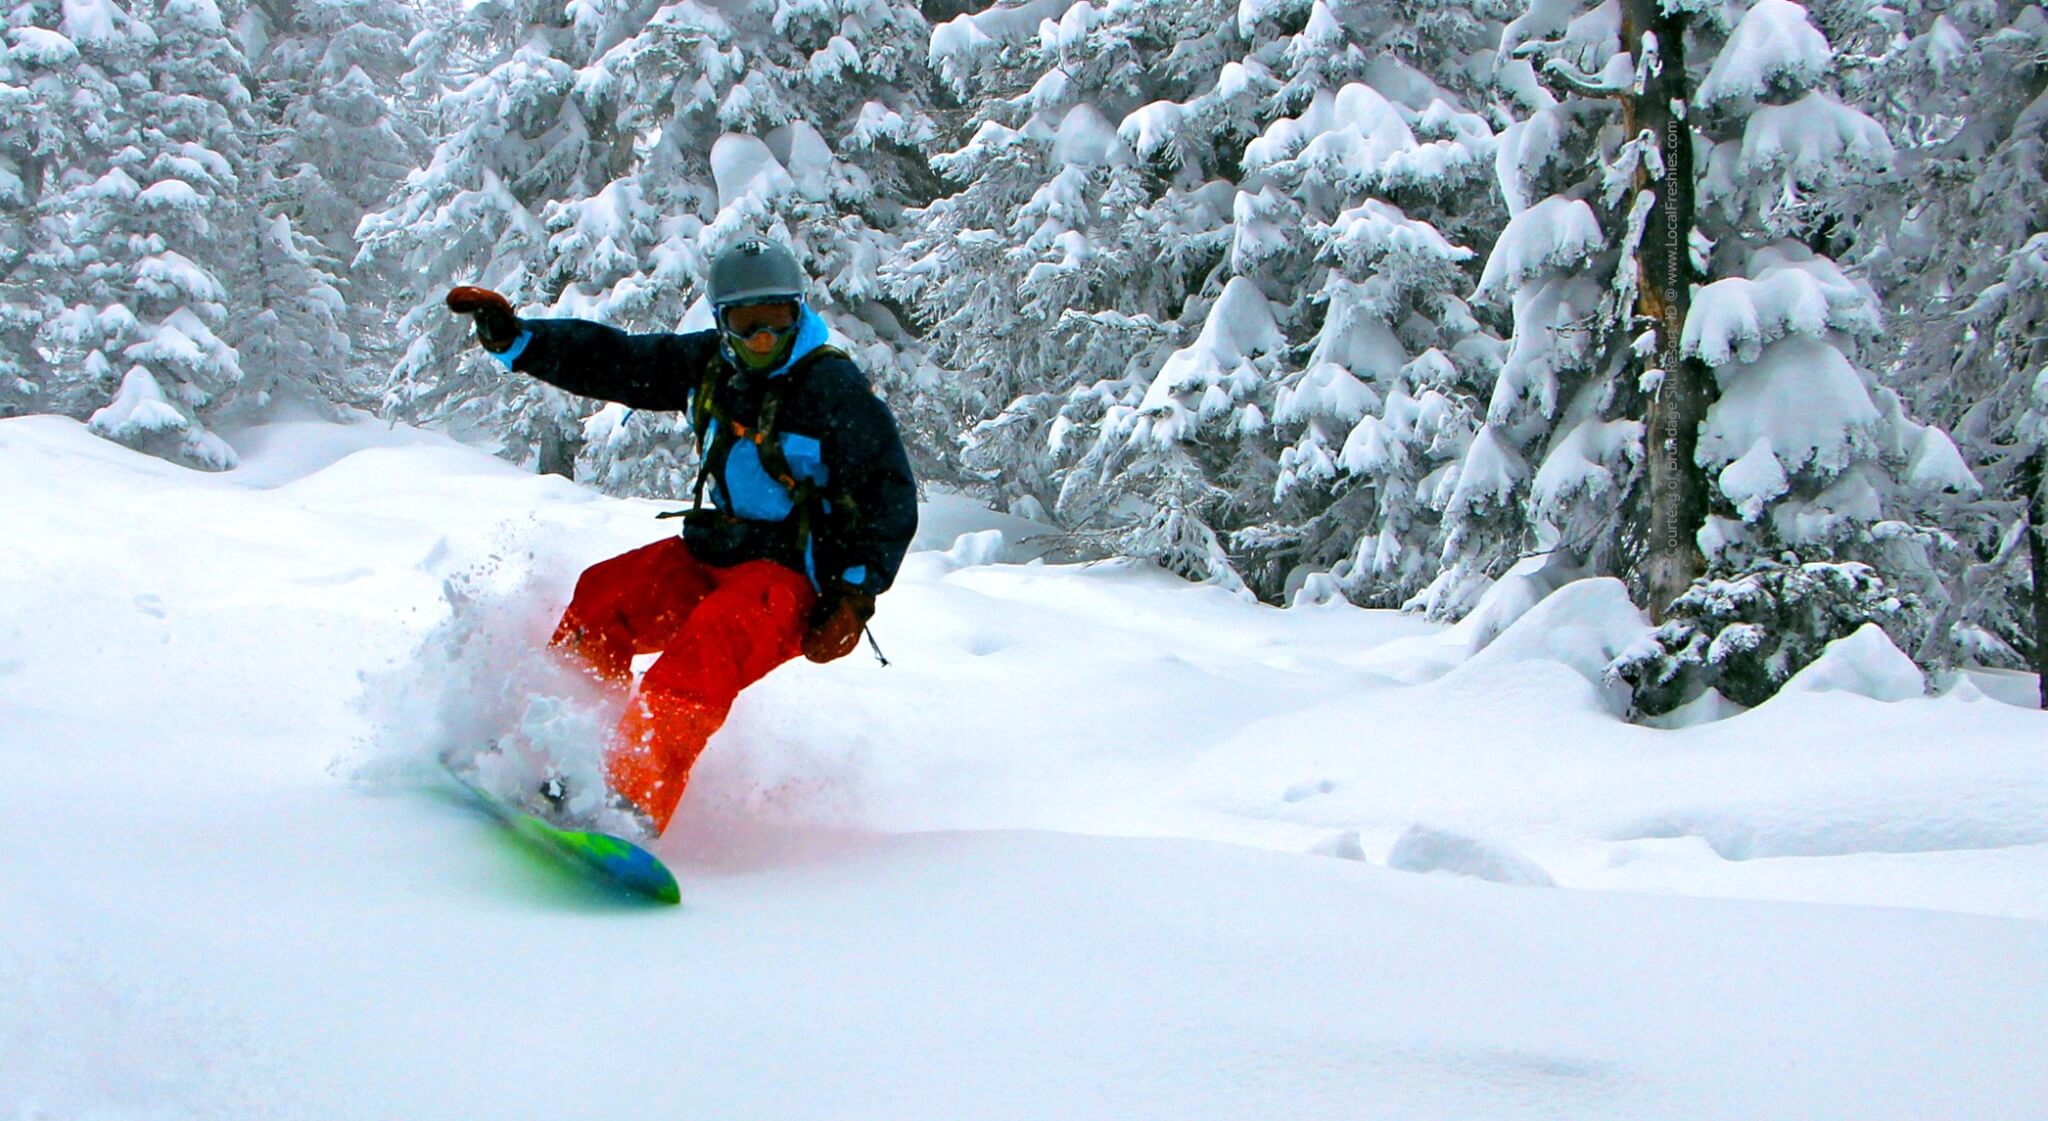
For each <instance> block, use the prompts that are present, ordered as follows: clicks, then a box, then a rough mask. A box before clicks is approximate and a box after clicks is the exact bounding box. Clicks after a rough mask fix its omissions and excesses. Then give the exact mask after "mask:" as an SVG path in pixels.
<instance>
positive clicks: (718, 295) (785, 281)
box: [710, 238, 804, 308]
mask: <svg viewBox="0 0 2048 1121" xmlns="http://www.w3.org/2000/svg"><path fill="white" fill-rule="evenodd" d="M710 280H711V283H710V288H711V306H712V307H715V308H726V307H734V306H737V305H740V304H765V303H773V302H775V301H777V300H792V301H800V300H802V299H803V298H804V270H803V268H802V267H801V266H800V265H798V264H797V263H796V255H795V254H793V253H791V252H790V251H789V250H788V249H785V248H783V247H782V246H781V245H778V244H776V243H775V242H772V241H766V240H763V239H761V238H748V239H747V240H746V241H743V242H740V243H739V244H738V245H735V246H733V247H732V248H730V249H728V250H726V251H725V252H723V253H720V254H719V255H718V256H717V257H716V258H714V259H713V260H712V262H711V278H710Z"/></svg>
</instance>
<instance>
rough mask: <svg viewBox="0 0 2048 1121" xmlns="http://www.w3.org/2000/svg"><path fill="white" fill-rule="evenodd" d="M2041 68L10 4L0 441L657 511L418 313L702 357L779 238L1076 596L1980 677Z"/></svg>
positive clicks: (903, 25) (2024, 320)
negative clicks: (1497, 595)
mask: <svg viewBox="0 0 2048 1121" xmlns="http://www.w3.org/2000/svg"><path fill="white" fill-rule="evenodd" d="M2044 59H2048V16H2044V15H2043V13H2042V10H2041V9H2040V8H2039V7H2037V6H2034V5H2032V4H2021V3H2017V2H2006V0H1966V2H1961V3H1940V2H1934V3H1920V2H1908V3H1897V4H1888V3H1881V2H1877V0H1841V2H1835V0H1828V2H1825V3H1817V4H1814V5H1811V6H1802V5H1800V4H1798V3H1795V2H1793V0H1755V2H1753V3H1744V2H1742V0H1728V2H1725V3H1718V2H1694V0H1685V2H1675V3H1668V4H1664V3H1652V2H1650V0H1607V2H1604V3H1597V4H1595V3H1590V2H1582V0H1534V2H1531V3H1526V4H1525V3H1519V2H1517V0H1427V2H1424V3H1408V4H1394V3H1384V2H1381V0H1308V2H1303V0H1191V2H1184V0H1175V2H1172V3H1165V2H1161V0H1107V2H1105V3H1102V4H1097V3H1095V2H1094V0H1072V2H1069V0H1029V2H1026V3H1022V4H998V5H995V6H992V7H987V8H977V7H975V6H973V5H969V4H962V3H959V2H958V0H924V2H923V3H922V4H913V3H908V2H906V0H746V2H711V0H679V2H675V3H657V2H652V0H649V2H630V3H626V2H618V3H615V2H609V0H595V2H588V3H586V2H582V0H578V2H573V3H566V4H562V3H554V2H552V0H482V2H480V3H475V4H464V3H454V2H442V0H428V2H425V3H421V4H409V3H401V2H398V0H267V2H257V3H247V4H245V3H242V2H241V0H134V2H132V3H130V2H121V0H26V2H20V3H14V4H12V6H11V7H9V8H8V11H7V26H6V34H5V44H4V53H0V106H4V110H5V112H4V116H0V208H4V210H5V222H4V225H0V415H21V414H29V413H41V412H52V413H60V414H64V415H68V416H71V417H74V418H77V419H81V420H89V421H90V423H91V425H92V427H93V429H94V430H96V431H98V432H100V433H102V434H103V435H105V436H108V437H111V438H113V439H116V440H119V441H122V442H124V443H127V444H130V445H131V446H134V447H137V448H140V449H144V450H147V451H150V452H154V453H157V454H161V455H164V456H166V457H170V458H172V459H174V460H176V461H178V462H182V463H186V464H192V465H198V466H202V467H208V468H224V467H227V466H230V465H231V464H232V463H233V461H234V453H233V451H232V450H231V449H230V448H229V447H228V446H227V445H226V444H225V443H224V442H223V441H222V440H221V439H220V438H219V437H218V436H217V435H216V433H215V429H216V428H217V427H218V426H219V425H221V424H222V423H232V422H233V419H234V418H235V417H236V416H238V415H242V414H246V413H247V412H248V411H250V410H252V409H257V408H260V407H261V406H263V405H264V404H265V403H267V402H269V401H271V400H273V399H274V398H276V397H278V396H279V395H288V396H292V397H301V398H307V399H311V400H315V401H321V402H329V403H332V404H335V405H338V406H353V407H359V408H371V409H374V410H376V411H378V412H379V413H381V414H383V415H386V416H388V417H391V418H393V419H397V420H402V421H407V422H412V423H421V424H428V425H433V426H439V427H445V428H446V429H448V430H449V431H450V432H451V433H453V434H455V435H456V436H458V438H461V439H464V440H466V441H469V442H472V443H476V444H480V445H482V446H487V447H490V448H492V449H495V450H496V451H498V452H499V453H500V454H502V455H504V456H506V457H507V458H509V459H512V460H514V461H516V462H519V463H522V464H525V465H527V466H528V467H530V468H533V469H536V470H540V471H546V472H554V473H559V474H565V475H571V476H573V477H575V478H576V479H578V480H579V481H583V482H587V483H590V484H593V485H595V486H597V487H600V488H602V489H604V490H606V491H609V492H612V493H615V494H620V495H674V494H677V493H679V492H680V491H681V490H683V489H684V485H685V482H686V481H687V480H688V479H689V478H690V477H691V471H692V468H693V463H692V454H693V453H692V452H691V450H690V449H689V447H688V441H687V440H686V439H682V438H680V436H679V433H678V424H679V423H680V422H679V420H678V418H677V417H675V416H673V415H669V414H644V413H634V412H631V411H629V410H626V409H624V408H622V407H620V406H606V405H605V404H604V403H602V402H593V401H588V400H581V399H574V398H570V397H567V396H565V395H564V394H562V393H560V392H558V391H555V390H552V389H549V388H547V387H545V386H541V385H538V384H537V383H533V382H528V381H525V380H523V379H513V378H507V377H505V376H503V374H502V372H501V371H500V370H499V368H498V367H497V366H496V365H495V364H492V363H490V362H489V361H488V360H487V359H486V358H485V357H484V356H483V355H482V354H481V352H479V351H478V350H477V349H476V348H474V347H473V346H471V345H469V338H468V334H467V321H466V320H462V319H460V318H459V317H456V316H451V315H449V314H447V313H446V311H445V310H444V309H442V308H441V307H440V304H439V300H438V297H439V294H440V293H441V292H443V291H445V290H446V289H447V287H448V286H450V285H452V284H456V283H477V284H485V285H489V286H493V287H496V288H498V289H499V290H502V291H504V292H506V293H507V294H509V295H510V296H511V297H512V299H513V300H514V302H515V304H517V305H518V306H519V308H520V309H521V311H522V313H523V314H527V315H537V316H547V315H571V316H580V317H585V318H594V319H599V320H602V321H605V322H608V323H611V324H614V325H618V326H622V327H626V328H629V329H634V330H650V331H652V330H674V329H678V328H679V327H687V326H700V325H702V324H704V323H706V322H708V320H707V319H705V318H704V317H703V316H704V312H703V310H702V307H701V301H700V285H701V277H702V273H703V267H704V264H705V262H706V261H707V260H708V257H709V256H710V255H711V254H713V253H715V252H716V251H717V250H718V249H719V248H722V247H723V246H725V245H727V244H730V243H731V242H733V241H734V240H735V239H737V238H739V237H741V236H743V235H745V234H751V233H755V232H766V233H768V234H770V235H771V236H773V237H775V238H777V239H780V240H783V241H785V242H787V243H789V244H790V245H792V246H793V247H795V248H796V249H797V250H798V251H799V254H800V256H801V258H802V260H803V261H804V263H805V264H806V266H807V267H808V268H809V270H810V272H811V274H812V276H813V277H814V286H815V291H814V292H813V297H812V298H813V303H814V304H816V305H817V306H819V307H820V308H821V309H822V310H823V311H824V312H825V313H826V315H827V317H828V319H829V321H830V322H831V324H832V326H833V327H834V329H835V331H836V332H837V334H838V335H840V336H841V337H842V338H841V341H842V342H843V343H844V344H845V347H846V348H847V349H848V350H849V351H850V352H852V353H854V354H855V355H856V356H857V357H858V358H859V359H860V360H861V362H862V364H863V366H864V368H865V369H866V370H867V371H868V373H869V376H870V378H871V379H872V380H873V381H874V383H875V384H876V386H877V387H878V388H879V389H880V390H881V391H882V392H883V394H884V395H885V397H886V398H887V399H888V400H889V401H890V403H891V404H892V405H893V406H894V408H895V410H896V412H897V414H898V416H899V418H900V419H901V421H902V423H903V425H904V427H905V429H906V431H907V432H908V433H909V434H910V436H911V438H912V451H913V455H914V457H915V458H916V460H917V466H918V468H919V470H920V473H921V475H922V476H923V477H924V478H925V479H926V480H927V482H928V483H938V484H942V485H945V486H947V487H950V488H957V489H960V490H964V491H966V492H968V493H972V494H976V495H978V496H980V497H982V498H984V499H985V500H988V501H991V502H992V503H994V504H995V505H997V506H998V507H999V508H1001V509H1006V510H1008V511H1010V512H1012V513H1016V514H1019V515H1021V516H1024V517H1027V518H1030V519H1033V520H1037V521H1040V522H1042V523H1043V524H1044V525H1045V526H1046V527H1047V532H1048V533H1049V534H1054V535H1057V537H1058V539H1059V543H1060V548H1061V550H1062V551H1063V554H1064V555H1068V556H1073V557H1096V556H1106V555H1124V556H1132V557H1139V558H1146V559H1149V560H1152V561H1156V562H1158V563H1159V564H1161V565H1163V566H1165V567H1166V568H1168V569H1170V570H1172V571H1174V572H1176V573H1179V574H1181V575H1183V576H1185V577H1188V578H1190V579H1194V580H1198V581H1205V582H1210V583H1214V584H1217V585H1220V586H1222V587H1224V588H1227V589H1231V590H1234V591H1236V592H1238V593H1239V594H1243V595H1247V596H1255V597H1257V598H1258V599H1261V600H1264V601H1266V602H1272V603H1301V602H1321V601H1325V600H1329V599H1332V598H1336V597H1342V598H1345V599H1348V600H1349V601H1351V602H1353V603H1356V604H1359V605H1364V606H1376V607H1405V608H1408V609H1411V610H1417V611H1422V612H1426V613H1427V614H1428V615H1429V616H1430V617H1432V618H1436V619H1442V620H1455V619H1458V618H1461V617H1463V616H1464V615H1465V614H1466V613H1467V612H1469V611H1470V610H1471V608H1472V606H1473V605H1474V604H1475V603H1476V602H1477V601H1478V599H1479V597H1480V596H1481V595H1482V594H1483V593H1484V592H1485V591H1486V589H1488V588H1489V587H1491V586H1493V585H1494V584H1495V583H1496V582H1497V581H1499V580H1500V579H1502V578H1503V577H1504V576H1506V575H1507V574H1508V573H1509V572H1510V571H1511V570H1513V569H1514V568H1515V566H1516V565H1518V564H1522V565H1532V564H1540V566H1541V567H1542V569H1543V571H1544V572H1545V573H1546V575H1545V577H1544V578H1545V579H1547V580H1549V581H1551V582H1552V583H1553V584H1554V583H1561V582H1563V581H1564V580H1567V579H1569V578H1572V577H1574V576H1581V575H1612V576H1617V577H1620V578H1622V579H1623V580H1624V581H1625V582H1626V584H1627V585H1628V587H1629V588H1630V589H1631V596H1632V598H1633V599H1634V600H1635V601H1636V602H1637V603H1638V605H1639V606H1640V607H1642V608H1644V609H1645V610H1646V611H1648V612H1649V613H1650V614H1651V616H1652V617H1653V618H1654V619H1656V620H1657V621H1659V622H1661V623H1662V624H1663V628H1662V629H1661V630H1660V631H1659V632H1658V636H1657V641H1656V643H1655V644H1654V646H1653V647H1645V648H1644V649H1641V650H1638V651H1635V652H1632V653H1631V654H1630V655H1629V656H1628V657H1627V658H1624V659H1621V660H1618V661H1617V663H1616V664H1615V665H1614V666H1613V667H1612V670H1613V672H1614V674H1615V675H1616V677H1617V678H1618V679H1620V680H1625V681H1627V682H1628V683H1629V684H1630V685H1631V686H1632V687H1633V688H1634V690H1635V695H1636V697H1637V702H1638V708H1639V710H1640V711H1642V712H1644V713H1646V714H1654V713H1657V712H1660V711H1664V710H1668V709H1671V708H1674V707H1677V706H1679V705H1681V704H1685V703H1689V702H1691V701H1694V700H1696V699H1699V698H1701V697H1702V696H1706V695H1708V694H1710V693H1711V694H1714V695H1718V696H1720V697H1723V698H1726V699H1728V700H1731V701H1734V702H1736V703H1739V704H1754V703H1756V702H1757V701H1759V700H1761V699H1762V698H1764V697H1767V696H1769V695H1770V693H1771V692H1772V691H1773V690H1774V689H1776V688H1777V687H1778V685H1780V684H1781V683H1782V682H1783V681H1785V680H1786V679H1788V678H1789V677H1790V676H1792V675H1793V674H1794V673H1796V672H1797V671H1798V670H1799V669H1800V668H1801V667H1802V666H1804V665H1805V664H1807V663H1809V662H1810V661H1811V660H1812V659H1813V658H1814V657H1815V656H1817V654H1818V652H1819V651H1820V649H1821V648H1822V647H1824V645H1825V644H1826V643H1827V642H1829V641H1832V640H1834V639H1838V638H1841V637H1844V636H1846V635H1848V634H1851V633H1853V632H1854V631H1856V630H1857V629H1858V628H1860V627H1862V626H1864V625H1866V624H1875V625H1877V626H1880V627H1882V628H1883V629H1884V631H1885V632H1886V633H1887V634H1888V635H1889V637H1890V639H1891V640H1892V641H1893V642H1894V643H1895V644H1896V645H1897V646H1899V647H1900V648H1901V649H1902V650H1904V651H1905V652H1907V653H1908V654H1909V655H1910V656H1912V657H1913V658H1914V659H1915V660H1916V661H1917V662H1918V663H1919V664H1920V665H1922V666H1923V667H1924V668H1926V669H1928V670H1930V671H1935V672H1941V671H1945V670H1948V669H1951V668H1953V667H1957V666H1964V665H1981V666H1991V667H2005V668H2021V667H2026V666H2028V665H2030V664H2031V661H2032V659H2033V658H2034V657H2036V656H2037V654H2038V653H2039V651H2040V650H2041V649H2042V644H2041V643H2040V642H2039V641H2038V640H2037V637H2036V633H2037V631H2038V630H2039V629H2040V626H2041V624H2042V621H2043V619H2044V618H2048V608H2044V607H2043V606H2041V605H2040V604H2039V603H2038V601H2036V600H2035V599H2034V598H2033V596H2032V589H2034V588H2035V587H2036V586H2039V585H2041V584H2048V580H2037V579H2036V571H2037V569H2038V568H2039V567H2040V566H2041V565H2043V564H2044V563H2048V560H2044V558H2043V552H2042V542H2041V540H2040V538H2039V537H2038V536H2037V535H2034V534H2029V533H2028V532H2026V530H2027V529H2028V527H2029V526H2032V525H2036V524H2039V523H2040V522H2042V521H2043V520H2048V515H2044V513H2043V510H2042V506H2041V478H2042V463H2041V450H2040V449H2041V446H2042V442H2043V439H2044V437H2043V430H2042V424H2041V420H2042V417H2043V415H2044V414H2043V409H2044V407H2048V383H2042V382H2041V381H2040V374H2041V372H2042V370H2043V366H2044V361H2048V355H2044V354H2043V353H2042V350H2043V344H2042V342H2041V337H2040V332H2039V324H2040V322H2041V320H2042V319H2043V316H2044V311H2043V309H2044V307H2048V302H2044V299H2048V297H2044V293H2048V218H2044V216H2043V207H2044V204H2048V185H2044V183H2043V182H2042V176H2043V172H2044V167H2048V149H2044V146H2043V140H2044V131H2043V130H2044V127H2048V123H2044V122H2048V118H2044V116H2043V111H2042V108H2041V105H2040V104H2039V103H2037V102H2036V97H2037V95H2039V94H2040V93H2042V92H2043V90H2044V89H2048V61H2044ZM693 316H696V317H697V318H695V319H693Z"/></svg>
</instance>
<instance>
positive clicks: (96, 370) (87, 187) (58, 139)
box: [6, 0, 267, 467]
mask: <svg viewBox="0 0 2048 1121" xmlns="http://www.w3.org/2000/svg"><path fill="white" fill-rule="evenodd" d="M235 14H236V10H235V9H232V8H230V9H228V10H227V12H226V14H224V13H223V9H221V8H220V7H218V6H217V5H216V4H215V3H214V2H213V0H162V2H161V3H148V4H139V5H137V6H136V7H135V8H134V9H133V10H132V11H130V10H124V9H122V8H120V7H117V6H115V5H114V4H112V3H110V2H108V0H69V2H67V3H64V4H62V5H61V6H60V5H57V4H44V3H40V2H32V3H29V4H26V5H22V6H20V7H17V8H16V9H14V10H13V12H12V13H11V15H10V17H9V18H10V23H11V31H10V39H11V41H12V42H11V49H10V53H9V62H10V66H11V67H13V68H15V69H16V71H17V74H18V76H19V77H21V78H24V79H26V81H25V82H22V83H19V84H17V85H16V86H15V88H16V89H25V90H26V91H27V92H26V95H25V96H20V97H17V99H16V100H17V103H18V104H22V103H25V104H24V108H25V110H26V111H25V112H24V113H23V115H22V117H21V118H19V123H18V124H14V125H11V126H10V129H9V132H10V144H9V148H10V149H11V151H10V156H9V159H10V162H11V163H12V164H13V166H14V168H15V169H16V170H15V171H14V172H13V174H12V178H13V180H14V181H15V182H18V183H19V184H20V186H19V187H18V188H16V189H15V190H14V191H13V192H11V193H12V194H13V196H14V197H16V198H19V199H21V200H23V205H22V211H23V217H25V218H26V219H27V223H26V226H25V228H22V229H20V230H18V231H17V233H16V234H15V235H13V241H12V245H11V246H10V252H11V253H13V254H14V256H13V259H12V262H11V265H10V269H9V274H8V276H7V278H6V283H7V285H8V291H7V293H6V295H7V303H8V304H9V306H10V312H9V314H8V319H7V322H8V325H9V343H10V349H11V351H12V353H11V354H10V355H9V358H8V360H7V362H6V365H7V366H8V367H9V369H10V370H27V371H29V374H28V376H27V377H22V376H21V375H16V378H15V385H16V387H17V391H18V390H19V387H20V385H21V384H22V383H24V382H26V383H30V384H32V385H33V386H34V389H33V394H32V399H31V400H30V401H28V402H27V403H28V405H29V406H30V407H33V408H36V409H40V410H47V411H54V412H61V413H67V414H70V415H73V416H81V417H82V416H85V415H87V414H90V416H91V419H92V424H93V427H94V428H95V429H96V430H98V431H100V432H102V433H104V434H106V435H108V436H112V437H114V438H116V439H120V440H122V441H124V442H127V443H130V444H133V445H135V446H137V447H141V448H145V449H148V450H151V451H155V452H158V453H161V454H165V455H169V456H173V457H175V458H178V459H180V460H183V461H186V462H189V463H193V464H196V465H200V466H207V467H226V466H230V465H232V464H233V462H234V453H233V451H232V449H230V448H229V447H228V446H227V444H226V443H225V442H223V441H222V440H220V438H219V437H217V436H215V435H214V434H213V433H212V432H211V431H210V429H209V427H208V424H209V421H210V420H212V419H213V418H217V417H219V416H220V415H222V414H223V413H225V412H226V411H227V410H229V409H230V408H231V407H232V406H234V405H235V404H237V403H238V402H239V401H242V400H260V399H261V398H262V395H263V393H264V391H265V390H266V388H267V382H266V381H265V380H264V379H251V378H248V377H246V376H245V372H244V368H243V364H242V362H241V358H240V356H239V355H238V354H237V352H236V350H235V348H234V347H233V345H232V340H233V338H234V337H235V336H236V334H237V330H236V328H237V326H238V321H237V317H236V314H235V313H236V310H237V309H236V308H235V306H234V304H233V297H232V296H231V294H230V291H231V290H230V285H231V284H233V283H234V282H235V280H236V279H237V277H238V273H239V272H240V270H242V269H245V268H247V267H249V266H250V264H251V263H252V261H253V258H254V245H255V237H256V234H257V232H258V221H257V215H256V214H255V212H254V211H253V209H252V208H251V207H249V206H248V205H247V203H246V201H245V199H244V195H243V188H244V185H245V183H246V182H247V174H248V168H249V160H248V153H247V150H246V147H245V144H244V140H243V138H244V137H245V136H246V135H248V134H249V132H251V131H252V126H253V118H252V116H251V113H250V97H249V93H248V88H247V85H246V78H247V67H246V65H245V63H244V61H243V59H242V57H241V54H240V50H239V47H238V46H237V45H236V41H235V40H234V38H233V37H232V36H231V35H229V34H228V29H229V27H230V26H231V25H232V23H233V20H234V16H235ZM24 45H25V46H27V48H28V49H27V50H26V51H23V50H22V49H21V48H22V47H23V46H24ZM16 129H20V130H22V132H26V133H28V138H27V140H26V142H23V141H22V140H20V139H18V138H19V137H20V136H21V135H22V132H16V131H15V130H16ZM23 172H26V174H23ZM30 332H33V334H32V336H31V335H30ZM24 343H25V344H26V346H25V349H15V348H22V347H23V346H24ZM109 398H111V400H110V399H109Z"/></svg>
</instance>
